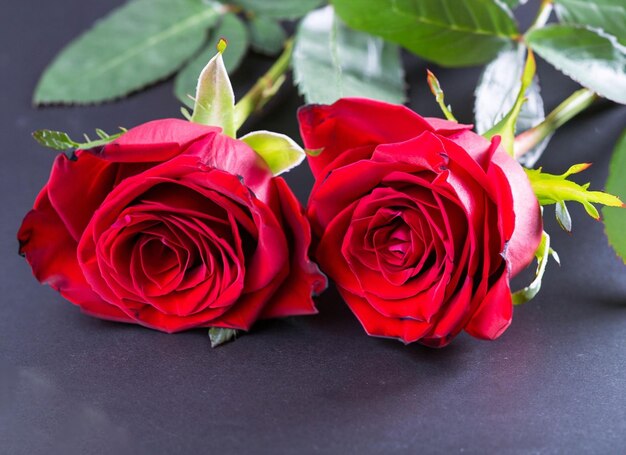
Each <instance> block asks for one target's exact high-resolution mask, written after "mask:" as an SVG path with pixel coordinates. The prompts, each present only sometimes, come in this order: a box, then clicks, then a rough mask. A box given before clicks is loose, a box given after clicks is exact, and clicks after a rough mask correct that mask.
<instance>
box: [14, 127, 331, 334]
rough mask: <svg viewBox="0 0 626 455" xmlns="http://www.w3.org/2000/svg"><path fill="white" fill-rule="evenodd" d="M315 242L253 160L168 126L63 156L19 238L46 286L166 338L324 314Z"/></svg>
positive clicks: (243, 149) (275, 181) (209, 130)
mask: <svg viewBox="0 0 626 455" xmlns="http://www.w3.org/2000/svg"><path fill="white" fill-rule="evenodd" d="M310 237H311V236H310V229H309V225H308V222H307V221H306V219H305V218H304V216H303V214H302V210H301V207H300V205H299V203H298V202H297V200H296V199H295V197H294V195H293V193H292V192H291V191H290V189H289V188H288V187H287V185H286V183H285V181H284V180H283V179H281V178H274V177H273V176H272V174H271V172H270V170H269V168H268V166H267V165H266V164H265V162H264V161H263V160H262V159H261V158H260V157H259V156H258V155H257V154H256V153H255V152H254V151H253V150H252V149H251V148H250V147H248V146H247V145H246V144H244V143H243V142H241V141H238V140H235V139H232V138H230V137H227V136H225V135H222V134H221V133H220V129H219V128H213V127H207V126H202V125H197V124H193V123H190V122H186V121H182V120H172V119H169V120H158V121H154V122H150V123H146V124H144V125H141V126H139V127H137V128H134V129H132V130H130V131H128V132H127V133H125V134H124V135H123V136H122V137H121V138H119V139H118V140H116V141H115V142H112V143H111V144H109V145H107V146H105V147H103V148H101V149H94V150H80V151H78V152H76V159H75V160H69V159H67V158H66V157H65V155H60V156H59V157H58V158H57V160H56V162H55V163H54V167H53V169H52V172H51V175H50V180H49V181H48V183H47V185H46V186H45V187H44V188H43V190H42V191H41V193H40V194H39V196H38V197H37V200H36V202H35V206H34V208H33V210H32V211H31V212H30V213H29V214H28V215H27V216H26V218H25V219H24V221H23V224H22V227H21V228H20V231H19V233H18V238H19V241H20V252H21V253H23V254H24V255H25V256H26V258H27V260H28V262H29V263H30V265H31V266H32V268H33V272H34V274H35V276H36V277H37V279H38V280H39V281H41V282H42V283H46V284H49V285H50V286H52V287H53V288H55V289H56V290H58V291H59V292H60V293H61V294H62V295H63V296H64V297H66V298H67V299H68V300H70V301H71V302H73V303H75V304H76V305H79V306H80V307H81V308H82V310H83V311H85V312H86V313H88V314H91V315H94V316H97V317H100V318H104V319H111V320H116V321H123V322H133V323H137V324H141V325H144V326H147V327H151V328H154V329H158V330H163V331H165V332H177V331H180V330H185V329H189V328H192V327H227V328H234V329H243V330H247V329H249V328H250V326H251V325H252V323H253V322H254V321H255V320H257V319H258V318H267V317H282V316H289V315H298V314H310V313H315V312H316V310H315V307H314V306H313V302H312V299H311V294H312V293H317V292H320V291H321V290H323V288H324V287H325V278H324V276H323V275H322V274H321V273H320V272H319V270H318V269H317V266H316V265H315V264H313V263H312V262H311V261H310V260H309V258H308V248H309V244H310V240H311V238H310Z"/></svg>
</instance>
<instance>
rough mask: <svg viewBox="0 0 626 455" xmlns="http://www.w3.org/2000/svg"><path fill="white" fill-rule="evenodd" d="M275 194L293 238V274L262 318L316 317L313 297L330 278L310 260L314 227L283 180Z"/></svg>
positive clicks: (285, 223) (270, 302)
mask: <svg viewBox="0 0 626 455" xmlns="http://www.w3.org/2000/svg"><path fill="white" fill-rule="evenodd" d="M274 183H275V186H276V189H275V194H276V197H278V198H279V200H280V211H281V213H282V219H283V223H282V225H283V227H284V229H285V235H287V237H288V238H291V242H290V243H291V245H290V255H291V270H290V273H289V276H288V277H287V279H286V280H285V282H284V283H283V284H282V286H281V287H280V288H279V289H278V291H277V292H276V294H275V295H274V296H273V297H272V298H271V299H270V301H269V302H268V304H267V306H266V307H265V308H264V309H263V312H262V313H261V317H264V318H274V317H285V316H293V315H300V314H314V313H317V309H316V308H315V305H314V303H313V296H314V295H318V294H320V293H321V292H322V291H324V289H326V286H327V285H328V283H327V279H326V276H325V275H324V274H323V273H322V272H320V270H319V268H318V266H317V264H315V263H314V262H312V261H311V260H310V259H309V248H310V246H311V227H310V226H309V222H308V221H307V219H306V218H305V217H304V214H303V212H302V207H301V206H300V203H299V202H298V200H297V199H296V198H295V196H294V195H293V193H292V192H291V189H290V188H289V186H287V183H286V182H285V181H284V180H283V179H282V178H275V179H274Z"/></svg>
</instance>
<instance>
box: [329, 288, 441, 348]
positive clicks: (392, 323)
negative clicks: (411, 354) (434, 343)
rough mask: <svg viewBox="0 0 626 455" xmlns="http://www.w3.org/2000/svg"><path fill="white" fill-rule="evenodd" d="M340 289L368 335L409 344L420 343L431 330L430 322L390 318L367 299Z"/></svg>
mask: <svg viewBox="0 0 626 455" xmlns="http://www.w3.org/2000/svg"><path fill="white" fill-rule="evenodd" d="M338 289H339V292H340V294H341V296H342V297H343V299H344V300H345V301H346V303H347V304H348V306H349V307H350V309H351V310H352V312H353V313H354V314H355V316H356V317H357V319H358V320H359V321H360V322H361V325H362V326H363V328H364V329H365V332H367V334H368V335H371V336H376V337H383V338H396V339H399V340H400V341H402V342H404V343H405V344H408V343H412V342H414V341H418V340H419V339H420V338H422V337H423V336H424V335H425V334H426V333H427V332H428V330H430V327H431V325H430V323H428V322H420V321H415V320H413V319H398V318H388V317H386V316H384V315H382V314H380V313H379V312H378V311H376V310H375V309H374V308H372V306H371V305H370V304H369V303H368V301H367V300H366V299H365V298H363V297H359V296H357V295H355V294H352V293H351V292H349V291H347V290H345V289H343V288H341V287H338Z"/></svg>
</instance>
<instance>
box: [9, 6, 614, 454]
mask: <svg viewBox="0 0 626 455" xmlns="http://www.w3.org/2000/svg"><path fill="white" fill-rule="evenodd" d="M121 3H122V1H121V0H116V1H109V2H97V1H93V0H90V1H86V0H63V1H57V2H44V1H36V0H28V1H26V0H21V1H19V2H17V1H15V2H10V3H9V2H3V5H2V8H1V14H0V17H1V19H0V21H1V24H0V82H1V84H0V94H1V96H0V101H1V103H2V104H1V107H0V141H1V144H2V160H1V162H0V163H1V164H0V196H1V197H2V201H1V202H0V213H1V217H2V218H1V219H2V223H1V225H0V230H1V232H0V252H1V256H0V257H1V264H2V274H1V280H0V296H1V298H2V305H0V343H1V344H0V346H1V349H0V452H1V453H3V454H4V453H6V454H57V453H59V454H101V453H102V454H104V453H106V454H109V453H110V454H113V453H115V454H126V453H141V454H143V453H145V454H165V453H220V454H230V453H278V454H284V453H299V454H300V453H301V454H308V453H341V454H351V453H407V454H413V453H494V452H497V453H513V454H515V453H542V454H544V453H601V454H606V453H625V451H626V393H625V392H626V360H625V359H626V267H624V265H623V264H622V263H621V261H620V260H619V259H617V257H616V256H615V254H614V253H613V252H612V251H611V249H610V248H609V246H608V245H607V241H606V238H605V236H604V232H603V227H602V224H601V223H598V222H596V221H594V220H592V219H590V218H589V217H587V216H586V215H585V213H584V211H583V209H582V208H580V207H578V206H574V205H572V209H571V211H572V216H573V223H574V232H573V234H572V235H568V234H566V233H564V232H562V231H560V230H559V229H558V227H557V226H556V223H554V222H553V210H552V209H550V208H549V209H547V219H548V222H547V229H548V230H549V232H550V233H551V234H552V236H553V245H554V247H555V248H556V249H557V250H558V252H559V253H560V256H561V260H562V264H563V265H562V267H561V268H558V267H556V266H555V265H554V264H553V263H552V264H550V267H549V270H548V272H547V275H546V278H545V279H544V288H543V289H542V292H541V293H540V295H539V297H538V298H536V299H535V300H534V301H532V302H531V303H528V304H526V305H525V306H523V307H520V308H516V310H515V318H514V322H513V325H512V326H511V328H510V329H509V330H508V331H507V332H506V333H505V334H504V335H503V336H502V337H501V338H500V339H499V340H497V341H495V342H484V341H478V340H474V339H472V338H471V337H469V336H466V335H462V336H460V337H459V338H458V339H457V340H455V341H454V343H453V344H452V345H451V346H449V347H447V348H445V349H442V350H432V349H428V348H424V347H422V346H419V345H412V346H408V347H405V346H403V345H402V344H400V343H398V342H394V341H389V340H381V339H375V338H369V337H367V336H365V334H364V332H363V330H362V329H361V327H360V326H359V324H358V322H357V321H356V319H355V318H354V317H352V315H351V314H350V313H349V311H348V310H347V309H346V307H345V306H344V305H343V304H342V303H341V301H340V299H339V297H338V295H337V293H336V291H335V290H334V289H330V290H329V291H328V292H327V293H326V294H324V295H323V296H322V297H321V298H320V299H319V308H320V310H321V313H320V314H319V315H318V316H314V317H306V318H297V319H290V320H283V321H271V322H265V323H262V324H258V325H257V326H256V328H255V329H254V330H253V331H252V333H251V334H250V335H246V336H242V337H241V338H240V339H238V340H237V341H236V342H234V343H231V344H228V345H225V346H223V347H221V348H219V349H211V348H210V347H209V340H208V337H207V336H206V331H205V330H198V331H191V332H188V333H184V334H178V335H175V336H173V335H166V334H162V333H158V332H155V331H151V330H147V329H144V328H141V327H137V326H128V325H121V324H114V323H108V322H103V321H99V320H95V319H91V318H89V317H87V316H84V315H82V314H81V313H80V312H79V311H78V309H77V308H76V307H74V306H72V305H71V304H69V303H66V302H64V301H63V299H62V298H61V297H60V296H58V295H57V294H56V293H55V292H54V291H52V290H51V289H49V288H47V287H43V286H40V285H39V284H38V283H37V282H36V280H35V279H34V278H33V277H32V275H31V271H30V269H29V267H28V265H27V264H26V262H25V261H24V260H23V259H21V258H20V257H19V256H18V255H17V242H16V240H15V233H16V231H17V229H18V226H19V224H20V221H21V218H22V216H23V215H24V214H25V213H26V212H27V210H28V209H29V208H30V207H31V205H32V203H33V201H34V198H35V195H36V194H37V192H38V190H39V188H40V187H41V186H42V185H43V184H44V183H45V181H46V179H47V175H48V172H49V169H50V165H51V163H52V161H53V158H54V153H52V152H51V151H47V150H45V149H42V148H41V147H39V146H38V145H37V144H36V143H35V142H34V141H33V140H32V139H31V137H30V133H31V132H32V131H33V130H35V129H39V128H52V129H60V130H64V131H68V132H69V133H70V134H71V135H73V136H77V137H79V136H80V135H81V134H82V133H83V132H92V131H93V130H94V128H96V127H98V128H103V129H105V130H106V131H113V130H115V129H116V127H117V126H118V125H122V126H125V127H132V126H134V125H137V124H139V123H142V122H145V121H148V120H151V119H155V118H161V117H168V116H178V115H179V114H178V108H179V103H178V102H177V101H176V100H175V99H174V97H173V96H172V95H171V82H167V83H164V84H160V85H158V86H155V87H153V88H151V89H150V90H148V91H146V92H142V93H140V94H138V95H135V96H132V97H131V98H128V99H126V100H123V101H121V102H118V103H114V104H106V105H103V106H96V107H80V108H59V107H56V108H46V109H35V108H33V107H32V105H31V94H32V91H33V89H34V86H35V83H36V81H37V78H38V76H39V75H40V73H41V72H42V70H43V69H44V67H45V65H46V64H47V63H48V62H49V61H50V60H51V59H52V57H53V56H54V55H55V54H56V53H57V51H58V50H59V49H61V47H62V46H64V45H65V44H66V43H68V42H69V41H70V40H71V39H72V38H73V37H75V36H77V35H78V34H79V33H80V32H81V31H83V30H84V29H85V28H86V27H88V25H90V24H91V23H92V22H93V21H94V20H95V19H97V18H98V17H100V16H102V15H103V14H104V13H105V12H107V11H109V10H110V9H112V8H113V7H114V6H116V5H118V4H121ZM530 3H531V4H532V3H536V2H535V1H534V0H533V1H531V2H530ZM533 8H534V6H533V5H528V6H525V7H523V8H522V9H521V10H520V12H519V14H520V16H521V18H522V22H523V23H528V18H529V17H530V16H531V15H532V13H533V11H532V10H533ZM256 65H262V66H263V65H267V61H266V60H264V59H262V58H259V57H255V58H252V59H251V61H250V63H249V64H248V65H246V66H245V67H244V68H242V69H241V70H240V71H239V72H238V75H237V76H236V77H235V85H236V87H237V88H238V92H239V95H241V93H242V90H241V89H242V88H243V89H245V87H246V86H249V85H251V84H252V82H253V81H254V79H255V75H256V74H258V73H259V72H260V70H259V69H258V68H256ZM430 67H431V68H432V69H434V70H436V73H437V75H438V77H439V79H440V80H441V83H442V85H443V87H444V89H445V90H446V95H447V96H446V98H447V101H448V102H450V103H452V104H453V106H454V109H455V113H456V114H457V116H458V117H459V118H460V120H461V121H464V122H471V120H472V104H473V89H474V87H475V85H476V82H477V79H478V76H479V73H480V70H479V69H478V68H474V69H465V70H446V69H440V68H437V67H435V66H434V65H430ZM539 74H540V76H541V77H542V81H543V94H544V97H545V101H546V105H547V107H548V108H553V107H554V106H556V104H557V103H558V102H560V101H561V100H562V99H564V98H565V97H566V96H567V95H568V94H569V93H571V92H572V91H573V90H574V89H576V85H575V84H574V83H573V82H571V81H570V80H568V79H567V78H565V77H564V76H561V75H560V74H558V73H556V72H555V71H554V70H551V69H550V68H549V67H547V66H546V65H545V64H542V63H540V65H539ZM407 81H408V83H409V85H410V88H411V102H410V106H411V107H412V108H414V109H415V110H417V111H418V112H420V113H422V114H425V115H439V114H438V112H437V108H436V105H435V103H434V101H433V99H432V97H431V95H430V93H429V91H428V88H427V86H426V83H425V64H424V63H423V62H419V61H418V60H417V59H413V58H411V59H408V62H407ZM289 86H290V84H286V87H285V88H284V89H283V91H282V92H281V94H280V95H279V97H278V98H277V99H276V100H275V101H274V102H273V103H272V104H271V105H270V106H269V107H268V108H267V109H266V111H265V113H264V115H263V117H262V118H256V119H253V121H251V122H249V124H248V125H247V126H246V128H247V129H250V128H254V129H262V128H263V129H270V130H275V131H279V132H285V133H288V134H291V135H293V136H295V137H296V138H297V137H298V136H297V124H296V121H295V110H296V108H297V107H298V106H299V105H301V104H302V100H301V99H300V98H299V97H298V96H297V93H296V91H295V89H293V88H289ZM625 125H626V109H625V108H624V107H619V106H617V105H614V104H610V103H600V104H599V105H598V106H597V107H595V108H593V109H592V110H591V111H589V112H586V113H585V114H583V115H582V116H580V117H579V118H577V119H575V120H574V121H572V122H571V123H570V124H569V125H567V126H566V127H564V128H562V130H561V131H560V132H559V133H558V134H557V135H556V136H555V138H554V139H553V141H552V143H551V144H550V147H549V149H548V151H547V152H546V154H545V156H544V158H543V159H542V160H541V162H540V164H543V165H544V166H545V168H546V169H547V170H548V171H552V172H562V171H563V170H565V169H566V167H567V166H569V165H570V164H572V163H578V162H583V161H593V162H594V166H593V167H592V168H591V169H590V170H589V171H587V172H586V174H585V175H583V176H581V179H587V180H591V181H592V182H593V185H594V186H595V187H602V185H603V183H604V181H605V179H606V173H607V167H608V160H609V157H610V151H611V150H612V148H613V146H614V145H615V142H616V140H617V138H618V136H619V133H620V131H621V129H622V128H624V126H625ZM287 179H288V181H289V182H290V183H291V184H292V186H293V187H294V190H295V191H296V193H297V194H298V196H299V197H300V198H301V199H302V200H305V199H306V196H307V192H308V190H309V188H310V183H311V179H310V174H309V171H308V169H307V168H306V166H302V167H301V168H299V169H297V170H295V171H292V172H291V173H290V174H289V175H288V176H287ZM77 197H80V195H77Z"/></svg>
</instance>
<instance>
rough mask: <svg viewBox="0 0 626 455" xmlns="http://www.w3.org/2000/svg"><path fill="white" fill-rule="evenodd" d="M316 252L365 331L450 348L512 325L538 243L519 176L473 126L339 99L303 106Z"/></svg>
mask: <svg viewBox="0 0 626 455" xmlns="http://www.w3.org/2000/svg"><path fill="white" fill-rule="evenodd" d="M299 121H300V128H301V133H302V137H303V138H304V143H305V146H306V147H307V148H308V149H322V152H321V153H320V154H319V155H318V156H316V157H309V163H310V165H311V169H312V171H313V174H314V176H315V179H316V182H315V186H314V188H313V191H312V194H311V198H310V200H309V208H308V215H309V218H310V220H311V223H312V226H313V230H314V232H315V233H316V234H317V235H318V236H319V237H320V240H319V245H318V247H317V250H316V257H317V259H318V262H319V264H320V266H321V267H322V270H324V271H325V272H326V273H328V275H329V276H330V277H331V278H332V279H334V281H335V282H336V284H337V286H338V288H339V290H340V292H341V295H342V296H343V298H344V299H345V301H346V302H347V304H348V305H349V306H350V308H351V309H352V311H353V312H354V313H355V315H356V316H357V318H358V319H359V320H360V322H361V324H362V325H363V327H364V328H365V330H366V332H367V333H368V334H370V335H375V336H382V337H392V338H398V339H400V340H402V341H404V342H405V343H410V342H413V341H420V342H421V343H423V344H426V345H429V346H443V345H445V344H447V343H449V342H450V341H451V339H452V338H453V337H454V336H456V335H457V334H458V333H459V332H460V331H461V330H462V329H465V330H466V331H467V332H468V333H470V334H471V335H473V336H475V337H478V338H486V339H494V338H497V337H498V336H499V335H500V334H502V332H503V331H504V330H505V329H506V328H507V327H508V326H509V324H510V322H511V316H512V302H511V294H510V289H509V279H510V278H511V277H512V276H513V275H515V274H517V273H518V272H519V271H520V270H521V269H523V268H524V267H526V266H527V265H528V264H529V263H530V261H531V260H532V258H533V255H534V253H535V250H536V249H537V247H538V245H539V242H540V240H541V232H542V225H541V217H540V211H539V205H538V203H537V199H536V198H535V196H534V194H533V191H532V189H531V187H530V184H529V182H528V179H527V178H526V175H525V173H524V171H523V169H522V168H521V167H520V166H519V164H517V163H516V162H515V161H514V160H513V159H512V158H510V157H509V156H508V155H507V154H506V153H505V152H504V151H503V150H502V148H499V147H498V145H499V138H494V140H493V141H491V142H489V141H487V140H486V139H484V138H482V137H481V136H478V135H476V134H474V133H473V132H471V131H470V128H471V127H470V126H467V125H459V124H457V123H453V122H449V121H445V120H440V119H425V118H422V117H420V116H419V115H417V114H415V113H414V112H412V111H410V110H409V109H407V108H405V107H403V106H395V105H390V104H386V103H381V102H375V101H371V100H364V99H343V100H339V101H337V102H336V103H335V104H333V105H332V106H307V107H304V108H303V109H301V110H300V112H299Z"/></svg>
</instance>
